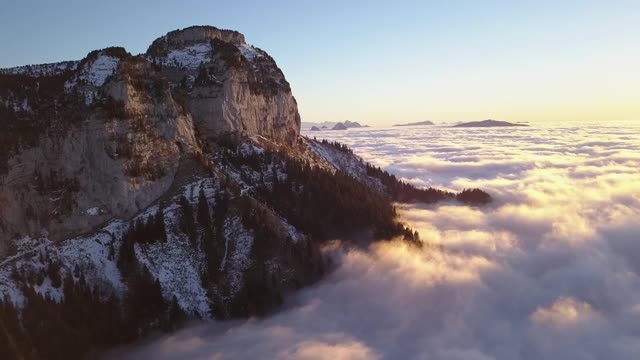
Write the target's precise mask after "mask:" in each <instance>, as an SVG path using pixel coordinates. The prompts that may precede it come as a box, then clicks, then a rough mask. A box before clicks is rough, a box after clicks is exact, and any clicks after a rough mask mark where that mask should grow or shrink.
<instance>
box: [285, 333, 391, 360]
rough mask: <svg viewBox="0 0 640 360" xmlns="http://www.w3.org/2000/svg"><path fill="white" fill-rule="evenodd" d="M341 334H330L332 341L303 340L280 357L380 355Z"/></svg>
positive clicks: (310, 359)
mask: <svg viewBox="0 0 640 360" xmlns="http://www.w3.org/2000/svg"><path fill="white" fill-rule="evenodd" d="M343 336H344V335H341V334H336V335H332V336H329V339H330V340H333V341H332V342H325V341H319V340H307V341H302V342H300V343H298V344H296V345H295V347H294V348H293V349H291V350H287V351H283V352H282V353H280V354H279V355H278V357H277V358H278V359H283V360H289V359H291V360H294V359H295V360H376V359H380V356H379V355H376V354H375V352H374V351H373V350H371V349H369V348H368V347H367V346H366V345H365V344H363V343H361V342H357V341H344V340H343Z"/></svg>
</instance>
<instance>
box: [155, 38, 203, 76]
mask: <svg viewBox="0 0 640 360" xmlns="http://www.w3.org/2000/svg"><path fill="white" fill-rule="evenodd" d="M211 50H212V48H211V44H208V43H202V44H195V45H191V46H187V47H185V48H182V49H176V50H171V51H169V53H168V54H167V56H166V57H163V58H157V59H156V61H160V64H162V65H164V66H173V67H181V68H185V69H187V70H196V69H198V67H200V64H205V63H208V62H209V61H210V60H211Z"/></svg>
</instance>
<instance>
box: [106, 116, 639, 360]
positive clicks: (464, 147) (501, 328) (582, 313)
mask: <svg viewBox="0 0 640 360" xmlns="http://www.w3.org/2000/svg"><path fill="white" fill-rule="evenodd" d="M638 134H640V129H639V128H637V127H636V128H631V127H623V126H607V127H586V128H522V129H520V128H518V129H515V128H514V129H511V128H509V129H447V128H437V127H433V128H432V127H423V128H401V129H379V130H376V129H368V130H360V131H352V130H349V131H347V132H323V133H320V135H325V136H329V135H330V136H331V138H330V139H331V140H338V141H340V142H344V143H347V144H348V145H350V146H352V147H353V148H354V149H355V151H356V152H357V153H358V154H360V155H361V156H363V157H364V158H365V159H366V160H369V161H372V162H374V163H376V164H377V165H380V166H382V167H383V168H385V169H387V170H389V171H391V172H393V173H395V174H397V175H398V176H400V177H402V178H404V179H405V180H407V181H410V182H412V183H414V184H416V185H433V186H440V187H446V188H449V189H453V190H460V189H462V188H465V187H481V188H483V189H485V190H487V191H489V192H490V193H491V194H492V195H493V196H494V198H495V199H496V201H495V203H494V204H493V205H491V206H489V207H487V208H484V209H473V208H467V207H460V206H453V205H444V206H439V207H426V206H420V205H412V206H408V205H403V206H401V214H402V216H403V218H404V219H405V220H406V222H407V223H409V224H410V225H411V226H413V227H414V228H417V229H418V230H419V231H420V234H421V238H422V239H423V240H425V241H427V242H428V243H429V246H427V247H426V248H425V249H423V250H416V249H413V248H409V247H407V246H405V245H403V244H402V243H400V242H391V243H384V244H377V245H373V246H372V247H371V248H369V249H348V248H345V247H343V246H341V245H340V243H339V242H336V243H334V244H332V245H331V246H329V247H328V248H327V250H326V251H327V253H328V254H329V255H330V256H332V257H333V258H334V259H335V262H336V263H337V264H338V267H337V269H336V271H335V272H333V273H332V274H331V275H330V276H329V277H328V278H327V279H325V280H323V281H322V282H321V283H319V284H318V285H316V286H314V287H312V288H308V289H305V290H303V291H301V292H299V293H298V294H296V295H294V296H293V297H291V298H290V299H288V300H287V304H286V306H285V308H284V309H283V310H282V311H280V312H279V313H277V314H274V315H273V316H270V317H268V318H266V319H263V320H249V321H242V322H225V323H212V324H200V325H196V326H193V327H190V328H188V329H186V330H183V331H181V332H178V333H176V334H173V335H171V336H167V337H163V338H161V339H157V340H155V341H153V342H151V343H149V344H146V345H142V346H139V347H137V348H135V349H133V350H129V351H128V352H127V353H126V356H128V357H129V358H141V357H149V358H156V359H184V358H192V359H243V358H255V357H256V356H258V357H260V358H277V359H425V358H428V359H442V360H458V359H469V360H475V359H482V360H485V359H565V358H566V359H603V358H607V359H636V358H638V357H639V356H640V170H639V169H640V135H638ZM313 135H315V136H318V134H317V133H314V134H313ZM120 355H122V354H118V356H120Z"/></svg>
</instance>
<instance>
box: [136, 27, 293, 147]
mask: <svg viewBox="0 0 640 360" xmlns="http://www.w3.org/2000/svg"><path fill="white" fill-rule="evenodd" d="M146 56H147V58H148V59H149V61H151V62H152V63H154V64H156V65H157V66H159V67H160V68H161V71H162V73H163V75H165V76H166V78H167V79H169V81H170V82H171V83H172V86H173V87H174V90H175V91H177V92H180V93H181V94H183V95H184V96H185V98H187V100H188V104H189V109H190V111H191V113H192V115H193V120H194V121H195V124H196V126H197V127H198V129H199V130H200V131H201V133H202V134H203V135H204V136H206V137H217V136H220V135H225V134H231V133H242V134H247V135H262V136H265V137H268V138H270V139H272V140H275V141H277V142H287V143H292V142H293V141H295V139H296V138H297V136H298V134H299V133H300V115H299V114H298V109H297V103H296V100H295V99H294V97H293V96H292V94H291V88H290V86H289V83H288V82H287V81H286V79H285V77H284V75H283V73H282V71H281V70H280V69H279V68H278V66H277V65H276V63H275V61H274V60H273V59H272V58H271V57H270V56H269V55H268V54H267V53H266V52H264V51H262V50H260V49H257V48H254V47H252V46H250V45H248V44H246V43H245V41H244V36H242V34H240V33H237V32H235V31H229V30H219V29H216V28H212V27H200V26H199V27H192V28H188V29H184V30H179V31H174V32H170V33H169V34H167V35H166V36H164V37H162V38H160V39H158V40H156V41H154V43H153V44H152V45H151V47H149V50H148V51H147V54H146Z"/></svg>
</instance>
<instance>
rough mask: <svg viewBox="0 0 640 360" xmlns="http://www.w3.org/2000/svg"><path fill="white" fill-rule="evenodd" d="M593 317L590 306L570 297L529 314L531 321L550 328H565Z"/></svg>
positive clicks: (562, 298)
mask: <svg viewBox="0 0 640 360" xmlns="http://www.w3.org/2000/svg"><path fill="white" fill-rule="evenodd" d="M594 315H595V312H594V311H593V309H592V308H591V305H589V304H587V303H585V302H582V301H579V300H576V299H574V298H572V297H561V298H559V299H557V300H556V301H555V302H554V303H553V304H552V305H551V306H550V307H548V308H544V307H539V308H537V309H536V311H535V312H534V313H533V314H531V321H533V322H534V323H537V324H542V325H547V326H552V327H566V326H575V325H579V324H580V323H582V322H586V321H589V320H591V319H592V318H593V316H594Z"/></svg>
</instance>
